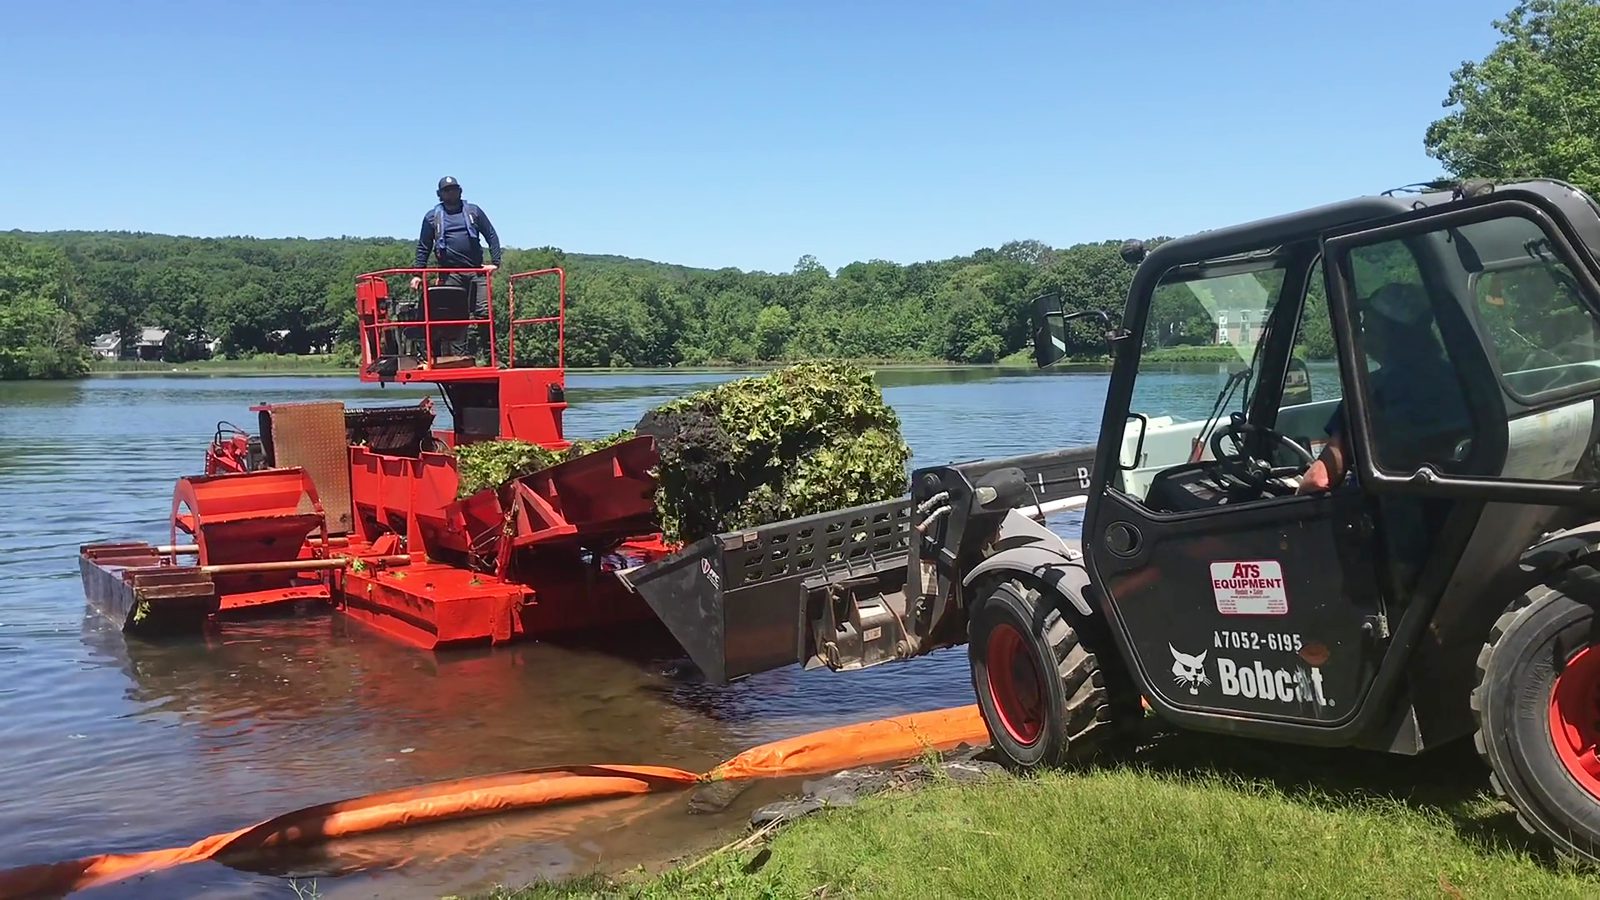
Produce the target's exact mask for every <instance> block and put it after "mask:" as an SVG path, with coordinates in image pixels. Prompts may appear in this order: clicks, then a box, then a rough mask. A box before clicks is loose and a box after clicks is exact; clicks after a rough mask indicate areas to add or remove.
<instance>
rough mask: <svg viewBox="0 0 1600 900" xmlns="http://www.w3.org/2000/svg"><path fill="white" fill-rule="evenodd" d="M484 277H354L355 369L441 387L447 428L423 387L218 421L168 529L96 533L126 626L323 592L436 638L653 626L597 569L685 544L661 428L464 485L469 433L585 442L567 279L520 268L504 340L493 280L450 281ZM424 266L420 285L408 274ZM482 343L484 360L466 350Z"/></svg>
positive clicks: (187, 625) (454, 640)
mask: <svg viewBox="0 0 1600 900" xmlns="http://www.w3.org/2000/svg"><path fill="white" fill-rule="evenodd" d="M479 271H480V270H464V269H436V268H435V269H387V270H384V271H379V272H371V273H367V274H364V275H361V276H359V277H358V278H357V279H356V309H357V314H358V318H359V323H360V329H359V333H360V339H361V369H360V377H361V380H362V381H368V382H378V383H380V384H385V383H400V384H410V383H422V382H426V383H432V384H436V385H438V388H439V392H440V394H441V396H442V398H443V400H444V402H445V403H446V404H447V406H448V409H449V411H450V413H451V423H450V427H448V428H441V427H437V425H436V423H435V417H434V406H433V403H432V401H431V400H429V399H425V400H423V401H422V402H421V403H419V404H416V405H410V406H398V407H395V406H390V407H378V408H347V407H346V406H345V405H344V404H343V403H342V402H341V401H338V400H328V401H318V402H310V403H283V404H264V405H261V406H256V407H252V410H251V411H252V412H254V413H256V415H257V427H256V431H255V433H254V434H250V433H247V432H246V431H244V430H242V429H239V428H237V427H235V426H232V425H229V424H227V423H222V424H220V425H219V426H218V428H217V432H216V435H215V437H214V439H213V441H212V444H211V446H210V448H209V449H208V450H207V452H206V458H205V471H204V474H201V475H190V476H186V477H184V478H180V479H179V480H178V483H177V487H176V489H175V490H174V491H173V496H172V510H171V526H170V536H169V541H168V543H167V544H165V545H162V546H152V545H150V544H147V543H101V544H89V545H85V546H83V547H82V548H81V551H80V569H81V572H82V576H83V582H84V588H85V591H86V593H87V595H88V597H89V599H90V601H91V602H92V603H93V605H95V606H97V607H99V608H100V609H101V610H103V611H104V612H106V613H107V614H109V615H110V616H111V617H112V618H113V619H114V620H115V621H117V622H118V623H119V624H120V625H121V627H122V628H123V629H124V630H125V631H128V632H137V633H144V634H152V635H154V634H174V633H187V632H198V631H200V630H202V629H204V628H205V627H207V625H208V624H210V623H217V622H226V621H227V620H228V619H230V618H239V617H242V616H247V615H255V614H260V613H261V612H264V611H267V610H269V609H273V608H281V607H283V606H285V605H291V604H299V603H304V602H308V601H309V602H313V603H319V602H320V603H325V604H329V605H331V606H332V607H333V608H334V609H336V610H338V611H340V612H342V613H344V614H346V615H348V616H350V617H352V618H354V619H357V620H359V621H361V622H363V623H366V624H368V625H370V626H372V627H373V628H376V629H378V630H379V631H381V632H384V633H386V634H389V635H392V636H394V637H396V638H398V639H400V640H402V641H405V642H407V643H410V644H413V645H416V646H419V647H423V648H428V649H433V648H438V647H444V646H450V645H457V644H468V643H501V642H505V641H510V640H514V639H517V638H520V637H524V636H547V635H551V634H557V633H562V632H574V631H584V630H589V629H595V628H606V627H614V626H619V625H627V624H633V623H645V622H650V621H652V620H653V619H654V616H653V614H652V613H651V612H650V610H649V607H648V606H647V605H646V604H645V603H644V601H643V600H641V599H640V598H639V597H638V596H637V595H635V594H633V593H631V592H630V591H629V590H628V589H627V587H626V586H625V585H624V584H623V583H622V582H621V581H620V580H619V579H617V578H615V577H611V576H609V575H606V574H604V573H606V572H609V571H613V570H615V569H616V568H618V567H620V566H632V565H638V564H642V563H645V562H649V561H651V560H653V559H656V558H658V557H660V556H663V555H665V554H666V553H668V552H669V550H670V548H668V547H666V546H665V545H664V544H663V543H662V542H661V539H660V535H659V533H658V532H657V530H656V526H655V525H654V519H655V507H654V502H653V494H654V486H655V482H654V480H653V477H652V475H651V474H650V470H651V468H652V467H653V466H654V465H655V463H656V453H655V448H654V444H653V442H652V440H651V438H649V437H648V436H643V437H638V438H634V439H632V440H629V441H627V442H625V443H621V444H617V445H614V446H610V447H606V448H604V449H600V450H597V451H595V452H593V453H590V454H587V455H583V456H579V457H577V458H573V459H570V460H568V461H566V462H563V463H561V464H559V465H555V466H552V467H550V468H547V469H545V470H543V471H540V472H538V473H536V474H534V475H531V476H527V477H524V478H521V479H517V480H515V481H513V482H511V483H510V484H507V485H505V486H504V487H502V488H501V489H500V490H483V491H479V492H478V493H476V494H473V495H470V496H467V497H458V496H457V495H458V487H459V483H460V482H459V478H458V473H457V469H456V458H455V455H454V452H453V451H454V448H457V447H461V446H464V445H466V444H470V443H474V442H479V441H492V440H500V439H510V438H514V439H518V440H522V441H528V442H531V443H535V444H539V445H541V446H543V447H545V448H547V449H550V450H557V451H561V450H567V449H568V448H570V447H571V442H570V441H568V440H567V438H566V437H565V435H564V432H563V426H562V414H563V412H564V411H565V409H566V400H565V378H564V376H565V369H564V363H565V360H564V351H565V317H566V273H565V272H564V271H562V270H561V269H541V270H537V271H531V272H522V273H518V274H515V275H512V276H510V278H509V279H508V280H507V289H508V291H507V292H508V295H509V296H508V301H507V304H506V306H507V310H506V312H507V315H506V316H505V318H504V319H502V320H501V321H502V323H503V324H504V326H505V329H504V330H505V331H506V332H507V333H506V334H505V335H504V341H503V342H502V341H500V340H497V336H496V321H495V318H494V316H493V311H494V310H495V305H494V300H493V281H492V279H483V280H482V281H481V282H480V289H482V290H484V291H485V292H486V293H488V295H489V296H488V297H487V298H486V299H487V300H488V303H487V307H488V309H489V310H490V311H491V314H490V315H489V316H487V317H485V318H473V317H472V316H473V312H472V303H471V298H470V297H469V295H468V290H467V288H466V287H463V286H460V285H457V284H451V283H448V282H449V281H450V279H448V278H439V276H449V275H452V274H458V273H464V274H478V273H479ZM414 276H422V279H423V283H422V285H421V288H420V293H416V292H412V291H410V289H409V288H408V287H407V286H406V285H407V284H408V283H409V281H410V279H411V278H412V277H414ZM536 279H544V281H543V282H540V283H539V284H535V283H534V282H535V280H536ZM551 280H553V281H554V283H555V288H556V290H555V297H556V310H555V313H554V314H553V315H544V316H524V317H522V318H519V312H518V309H517V292H518V290H519V289H522V290H523V293H524V295H525V296H526V295H527V294H528V293H529V292H530V290H531V289H533V288H535V287H539V286H543V285H548V284H549V283H550V281H551ZM396 287H397V288H398V289H396V290H395V291H394V292H393V293H391V288H396ZM546 290H547V291H548V288H546ZM473 331H476V332H477V333H476V334H473V333H472V332H473ZM474 338H475V339H476V340H472V339H474ZM469 342H470V343H477V344H481V345H482V346H483V347H484V352H485V354H486V355H487V360H486V361H485V360H483V359H480V358H479V357H478V356H476V355H471V354H469V353H468V352H466V349H465V348H466V346H468V344H469ZM519 342H520V343H519ZM502 343H503V345H504V347H505V355H504V358H502V356H501V353H500V347H501V346H502ZM530 349H531V350H533V351H534V352H535V353H537V354H538V356H537V357H536V358H537V359H538V360H539V362H538V364H535V363H532V362H530V361H529V355H530V354H529V350H530ZM519 350H521V351H522V352H520V353H519ZM541 351H542V352H541ZM552 363H553V364H552Z"/></svg>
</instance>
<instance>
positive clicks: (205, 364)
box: [89, 354, 356, 375]
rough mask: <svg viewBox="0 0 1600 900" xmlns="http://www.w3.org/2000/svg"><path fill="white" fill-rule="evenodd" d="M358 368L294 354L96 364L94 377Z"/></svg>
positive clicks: (329, 372) (323, 357)
mask: <svg viewBox="0 0 1600 900" xmlns="http://www.w3.org/2000/svg"><path fill="white" fill-rule="evenodd" d="M355 371H356V370H355V367H354V366H340V365H339V364H338V363H337V362H335V361H334V358H333V356H332V355H328V354H323V355H318V356H295V355H292V354H284V355H281V356H277V355H262V356H253V357H250V358H249V359H200V360H194V361H192V362H181V363H180V362H145V361H144V360H99V359H97V360H95V361H93V362H91V363H90V364H89V374H91V375H167V374H171V373H173V372H204V373H207V374H212V375H240V374H250V373H256V372H289V373H293V374H298V375H332V374H340V375H342V374H354V373H355Z"/></svg>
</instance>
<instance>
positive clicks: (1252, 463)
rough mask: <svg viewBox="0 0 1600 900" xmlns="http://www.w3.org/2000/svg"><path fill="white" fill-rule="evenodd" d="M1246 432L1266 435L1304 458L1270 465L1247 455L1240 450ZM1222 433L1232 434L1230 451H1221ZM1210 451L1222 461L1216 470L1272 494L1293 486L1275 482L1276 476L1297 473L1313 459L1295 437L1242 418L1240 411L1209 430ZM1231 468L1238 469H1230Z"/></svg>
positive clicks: (1241, 483) (1288, 489) (1290, 490)
mask: <svg viewBox="0 0 1600 900" xmlns="http://www.w3.org/2000/svg"><path fill="white" fill-rule="evenodd" d="M1248 434H1262V435H1266V436H1267V438H1269V439H1270V440H1271V441H1272V443H1274V444H1276V445H1278V446H1280V447H1284V448H1287V449H1288V450H1289V452H1291V453H1293V454H1294V455H1295V456H1297V457H1299V458H1300V459H1302V460H1305V462H1303V463H1302V464H1300V465H1297V466H1274V465H1272V464H1271V463H1270V462H1267V461H1265V460H1259V459H1256V458H1254V457H1252V456H1248V455H1246V454H1245V453H1244V452H1243V450H1244V445H1245V441H1244V435H1248ZM1224 437H1231V438H1233V448H1234V451H1235V452H1234V453H1231V454H1229V453H1223V452H1222V439H1223V438H1224ZM1211 455H1212V456H1214V457H1216V458H1217V461H1218V462H1221V463H1224V464H1225V465H1224V467H1223V470H1222V472H1220V473H1219V474H1221V475H1223V476H1225V477H1226V478H1228V479H1229V480H1232V481H1234V482H1237V483H1238V484H1240V485H1242V486H1244V487H1246V488H1251V489H1254V490H1257V491H1269V492H1271V493H1274V494H1286V493H1290V492H1292V491H1293V488H1290V487H1287V486H1286V485H1282V484H1279V483H1278V481H1277V479H1279V478H1283V477H1285V476H1289V475H1298V474H1299V473H1301V472H1303V471H1305V470H1306V469H1307V468H1309V467H1310V466H1311V464H1312V463H1313V462H1316V457H1314V456H1312V455H1311V451H1309V450H1307V449H1306V448H1304V447H1302V446H1300V443H1299V442H1298V441H1295V440H1293V439H1292V438H1289V437H1287V436H1285V435H1283V434H1280V433H1278V432H1276V431H1273V430H1272V429H1271V428H1268V427H1266V426H1265V425H1256V424H1253V423H1251V422H1246V421H1245V419H1244V415H1243V414H1242V413H1234V414H1233V415H1232V416H1231V417H1229V421H1228V424H1227V425H1225V426H1223V427H1221V428H1218V429H1217V430H1215V431H1213V432H1211ZM1235 469H1237V470H1238V471H1232V470H1235Z"/></svg>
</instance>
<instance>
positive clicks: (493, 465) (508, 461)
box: [456, 431, 635, 497]
mask: <svg viewBox="0 0 1600 900" xmlns="http://www.w3.org/2000/svg"><path fill="white" fill-rule="evenodd" d="M634 436H635V435H634V433H633V432H632V431H619V432H617V433H616V434H610V435H606V436H605V437H601V438H594V439H589V440H584V439H580V440H576V441H573V442H572V446H570V447H568V448H567V449H566V450H564V451H557V450H548V449H546V448H544V447H541V446H539V445H538V444H533V443H529V442H528V441H519V440H511V439H507V440H496V441H480V442H479V443H476V444H467V445H465V446H463V447H458V448H456V472H457V474H458V475H459V477H460V479H461V482H460V486H459V487H458V488H457V489H456V495H457V496H459V497H470V496H472V495H473V494H476V493H477V492H479V491H481V490H484V489H485V488H488V489H492V490H499V489H500V488H502V487H504V486H505V484H506V483H507V482H509V481H513V480H515V479H518V478H522V477H523V476H525V475H532V474H533V473H535V472H537V471H539V470H540V469H547V468H549V467H551V466H553V465H556V464H557V463H562V462H566V461H567V460H569V459H576V458H577V457H580V456H583V455H585V454H588V453H593V452H595V451H596V450H603V449H605V448H607V447H610V446H613V445H615V444H620V443H622V442H623V441H627V440H630V439H632V438H633V437H634Z"/></svg>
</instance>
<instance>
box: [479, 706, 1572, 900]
mask: <svg viewBox="0 0 1600 900" xmlns="http://www.w3.org/2000/svg"><path fill="white" fill-rule="evenodd" d="M757 846H759V845H751V846H748V847H739V848H737V849H735V850H732V851H728V852H724V853H720V854H715V855H712V856H709V857H705V856H702V857H699V858H696V859H690V860H685V861H680V863H679V865H678V866H677V867H676V868H672V869H669V870H668V871H666V872H665V873H664V874H647V873H643V872H634V873H627V874H624V875H621V876H612V875H606V874H600V873H595V874H588V875H583V876H579V877H577V878H574V879H573V880H570V881H567V882H562V883H554V884H550V883H545V884H538V885H533V886H529V887H524V888H519V889H511V888H500V889H497V890H496V891H494V892H493V893H491V894H489V895H488V896H490V897H493V898H497V900H533V898H556V897H559V898H574V897H636V898H657V897H660V898H667V897H797V898H798V897H903V896H958V897H966V896H974V897H978V896H983V897H991V896H992V897H1018V896H1064V895H1078V894H1086V895H1088V896H1128V897H1167V896H1178V897H1188V896H1237V895H1249V896H1294V897H1306V896H1315V897H1334V896H1339V897H1344V896H1363V897H1421V896H1444V897H1478V896H1483V897H1513V896H1526V897H1568V896H1571V897H1592V896H1597V895H1600V874H1597V873H1595V872H1593V871H1582V870H1579V869H1577V868H1576V867H1574V866H1572V865H1570V864H1567V863H1565V862H1562V861H1560V860H1556V859H1554V858H1552V857H1551V855H1550V854H1549V853H1548V851H1547V850H1546V849H1545V848H1544V847H1543V845H1542V844H1540V843H1538V842H1536V841H1534V840H1532V839H1531V838H1529V837H1528V836H1527V835H1526V834H1525V833H1524V832H1523V831H1522V830H1521V828H1520V827H1519V826H1518V825H1517V824H1516V823H1515V820H1514V817H1513V815H1512V813H1511V812H1510V809H1509V807H1507V806H1505V805H1504V804H1502V803H1500V802H1499V801H1497V800H1495V799H1494V798H1493V797H1491V796H1490V795H1489V794H1488V793H1487V784H1486V774H1485V773H1484V771H1483V769H1482V767H1481V765H1480V764H1478V762H1477V759H1476V757H1475V756H1474V755H1473V754H1472V752H1471V748H1470V747H1469V746H1461V745H1457V746H1454V747H1448V748H1444V749H1443V750H1441V751H1436V752H1434V753H1432V754H1429V755H1426V756H1422V757H1416V758H1405V757H1392V756H1385V755H1381V754H1376V753H1364V752H1360V751H1342V750H1320V749H1316V748H1294V750H1293V752H1292V753H1285V752H1284V749H1283V748H1282V747H1281V746H1277V745H1272V744H1267V743H1262V742H1251V741H1243V740H1236V739H1228V738H1217V737H1210V736H1204V735H1172V736H1168V737H1166V738H1163V739H1161V740H1159V741H1158V742H1157V743H1156V744H1155V745H1153V747H1151V748H1147V749H1146V750H1145V751H1142V752H1141V753H1140V755H1139V758H1138V759H1136V760H1135V761H1133V762H1132V763H1130V764H1125V765H1121V766H1108V767H1104V768H1098V769H1094V770H1090V771H1087V772H1083V773H1065V772H1059V773H1049V774H1046V775H1042V776H1040V777H1037V778H1018V777H1010V776H1006V777H1001V778H996V779H991V780H989V781H987V782H983V783H978V784H957V783H953V782H950V781H948V780H946V781H935V782H934V783H933V784H932V785H930V786H927V787H923V788H920V789H917V790H914V791H910V792H903V793H898V794H896V793H890V794H884V795H879V796H875V797H871V798H868V799H866V800H864V801H862V802H861V803H860V804H859V805H858V806H855V807H851V808H846V809H836V810H828V811H824V812H822V813H818V814H816V815H813V816H811V817H809V818H805V819H802V820H800V821H798V822H795V823H793V824H791V825H789V826H787V827H786V828H784V829H782V830H780V831H778V832H777V833H776V834H775V835H772V836H770V837H769V838H768V839H767V840H766V843H765V848H764V852H763V853H760V854H758V852H757ZM763 856H764V857H765V859H764V860H763V859H762V858H761V857H763Z"/></svg>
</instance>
